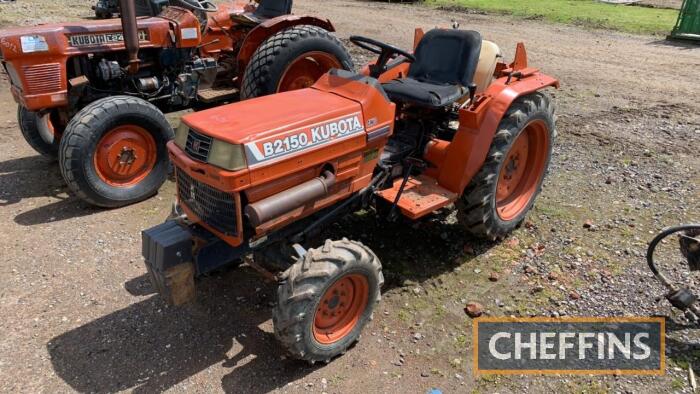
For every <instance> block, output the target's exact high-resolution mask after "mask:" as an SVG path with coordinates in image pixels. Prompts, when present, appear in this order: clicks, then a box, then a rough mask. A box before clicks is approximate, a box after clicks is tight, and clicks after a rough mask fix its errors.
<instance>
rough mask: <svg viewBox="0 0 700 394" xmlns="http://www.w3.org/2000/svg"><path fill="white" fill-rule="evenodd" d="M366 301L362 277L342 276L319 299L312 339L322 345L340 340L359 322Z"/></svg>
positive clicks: (365, 281) (364, 284) (364, 279)
mask: <svg viewBox="0 0 700 394" xmlns="http://www.w3.org/2000/svg"><path fill="white" fill-rule="evenodd" d="M368 299H369V283H368V282H367V278H366V277H364V276H363V275H359V274H353V275H346V276H344V277H342V278H340V279H338V280H337V281H336V282H335V283H333V284H332V285H331V286H330V287H329V288H328V290H326V292H325V293H324V294H323V296H322V297H321V301H320V302H319V304H318V307H317V308H316V314H315V316H314V325H313V334H314V338H315V339H316V340H317V341H318V342H319V343H322V344H331V343H334V342H337V341H339V340H341V339H343V338H344V337H345V336H346V335H348V334H349V333H350V332H351V331H352V330H353V329H354V328H355V326H356V325H357V323H358V322H359V321H360V317H361V316H362V313H364V311H365V308H366V307H367V301H368Z"/></svg>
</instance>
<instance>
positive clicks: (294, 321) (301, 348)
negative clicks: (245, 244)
mask: <svg viewBox="0 0 700 394" xmlns="http://www.w3.org/2000/svg"><path fill="white" fill-rule="evenodd" d="M383 284H384V276H383V275H382V266H381V263H380V262H379V259H378V258H377V256H376V255H375V254H374V253H373V252H372V251H371V250H370V249H369V248H367V247H366V246H364V245H363V244H361V243H359V242H355V241H349V240H347V239H343V240H340V241H331V240H327V241H326V243H325V244H324V245H323V246H322V247H320V248H318V249H311V250H309V251H308V252H307V253H306V255H305V256H304V259H303V260H301V261H299V262H297V263H296V264H294V265H293V266H292V267H291V268H289V270H288V271H286V272H285V274H284V281H283V282H282V283H281V284H280V286H279V288H278V291H277V297H278V300H277V306H275V308H274V309H273V310H272V321H273V325H274V329H275V336H276V337H277V339H278V340H279V341H280V342H281V343H282V345H283V346H284V347H285V348H286V349H287V351H288V352H289V353H290V354H291V355H292V356H293V357H295V358H298V359H301V360H306V361H308V362H310V363H312V364H313V363H315V362H316V361H325V362H329V361H330V360H331V359H332V358H333V357H335V356H337V355H339V354H342V353H344V352H345V351H346V350H347V349H348V347H349V346H351V345H352V344H353V343H355V342H356V341H357V340H358V339H359V337H360V333H361V332H362V328H363V327H364V326H365V324H366V323H367V322H368V321H369V320H370V319H371V317H372V312H373V311H374V306H375V304H376V303H377V302H379V300H380V299H381V295H380V289H381V287H382V285H383Z"/></svg>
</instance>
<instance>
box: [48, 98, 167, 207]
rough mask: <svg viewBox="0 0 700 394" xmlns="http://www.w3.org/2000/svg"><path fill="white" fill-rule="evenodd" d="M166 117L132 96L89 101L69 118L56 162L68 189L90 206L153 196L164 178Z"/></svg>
mask: <svg viewBox="0 0 700 394" xmlns="http://www.w3.org/2000/svg"><path fill="white" fill-rule="evenodd" d="M173 137H174V133H173V129H172V127H171V126H170V124H169V123H168V121H167V119H166V118H165V115H163V113H162V112H161V111H160V110H159V109H158V108H156V107H155V106H154V105H153V104H151V103H149V102H147V101H145V100H141V99H139V98H135V97H130V96H114V97H107V98H104V99H101V100H97V101H95V102H93V103H90V104H89V105H88V106H86V107H85V108H83V109H82V110H81V111H80V112H78V113H77V114H76V115H75V117H73V119H72V120H71V121H70V123H69V124H68V127H67V128H66V131H65V132H64V134H63V138H62V139H61V149H60V156H59V164H60V166H61V173H62V174H63V177H64V179H65V180H66V182H67V183H68V186H69V187H70V189H71V190H72V191H73V192H74V193H75V194H76V195H77V196H78V197H80V198H82V199H83V200H85V201H87V202H89V203H90V204H93V205H96V206H99V207H104V208H116V207H121V206H124V205H128V204H132V203H135V202H139V201H142V200H145V199H146V198H148V197H150V196H152V195H154V194H156V193H157V192H158V189H159V188H160V186H161V185H162V184H163V182H165V179H166V178H167V176H168V169H169V160H168V152H167V148H166V144H167V142H168V141H170V140H171V139H172V138H173Z"/></svg>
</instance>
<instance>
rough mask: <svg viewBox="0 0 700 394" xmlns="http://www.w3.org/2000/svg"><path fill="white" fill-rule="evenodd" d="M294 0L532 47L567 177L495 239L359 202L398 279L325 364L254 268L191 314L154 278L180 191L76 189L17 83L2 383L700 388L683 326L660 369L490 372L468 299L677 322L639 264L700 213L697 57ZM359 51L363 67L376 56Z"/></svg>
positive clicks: (643, 40)
mask: <svg viewBox="0 0 700 394" xmlns="http://www.w3.org/2000/svg"><path fill="white" fill-rule="evenodd" d="M89 3H90V1H78V0H70V1H66V2H44V1H38V0H19V2H18V4H11V5H2V6H0V23H1V24H2V25H3V26H7V25H8V23H10V22H11V21H13V20H14V21H15V23H17V24H29V23H34V22H36V20H37V19H35V18H37V17H39V15H41V16H40V20H41V21H58V20H61V19H67V18H76V17H79V16H87V15H89V9H88V5H89ZM295 7H296V13H312V14H318V15H323V16H325V17H328V18H330V19H331V20H332V21H333V22H334V23H335V25H336V27H337V30H338V33H337V34H338V36H340V37H341V38H343V39H347V37H348V36H349V35H351V34H361V35H366V36H370V37H376V38H379V39H381V40H384V41H388V42H392V43H395V44H398V45H400V46H403V47H409V46H410V43H411V38H412V32H413V28H414V27H416V26H422V27H424V28H430V27H434V26H446V25H449V24H451V21H452V20H455V21H457V22H459V23H460V24H461V26H462V27H463V28H468V29H475V30H479V31H481V32H482V34H483V35H484V36H485V38H487V39H489V40H493V41H495V42H497V43H499V44H500V45H501V46H502V48H503V50H504V52H505V55H506V58H510V57H511V56H512V55H513V50H514V48H515V44H516V43H517V42H518V41H521V40H522V41H525V42H526V45H527V48H528V50H529V54H530V59H531V64H534V65H537V66H538V67H541V68H542V69H543V70H544V71H545V72H547V73H550V74H553V75H555V76H558V77H559V78H560V79H561V83H562V88H561V90H559V91H557V92H555V93H554V94H555V97H556V100H557V103H558V114H559V124H558V131H559V139H558V141H557V145H556V148H555V154H554V158H553V164H552V168H551V173H550V175H549V177H548V178H547V180H546V186H545V189H544V191H543V194H542V195H541V197H540V199H539V200H538V202H537V205H536V207H535V209H534V210H533V211H532V213H531V214H530V217H529V220H528V221H527V223H526V225H525V226H523V228H522V229H520V230H518V231H516V232H515V233H514V234H513V235H512V237H510V238H509V239H507V240H506V241H504V242H502V243H500V244H492V243H483V242H479V241H476V240H474V239H471V238H469V237H467V236H466V235H465V233H464V231H463V230H462V228H461V226H460V225H459V224H458V223H455V220H454V217H453V215H451V212H450V211H449V210H446V211H445V212H444V213H443V214H442V215H438V216H436V217H433V218H430V219H426V220H423V221H420V222H418V223H399V224H387V223H384V222H382V221H378V220H375V218H373V217H372V216H371V215H366V214H365V215H363V214H357V215H354V216H351V217H349V218H347V219H344V220H343V221H341V222H340V223H337V224H335V225H333V226H332V227H331V228H329V230H328V234H327V236H328V237H331V238H338V237H342V236H347V237H349V238H355V239H359V240H361V241H363V242H365V243H366V244H368V245H370V246H371V247H372V248H373V249H374V250H375V251H376V253H377V255H378V256H379V258H380V259H381V261H382V262H383V265H384V272H385V276H386V278H387V285H386V288H385V291H384V298H383V300H382V303H381V304H380V305H379V306H378V309H377V312H376V313H375V319H374V321H373V322H372V323H371V324H370V325H369V326H368V327H366V329H365V331H364V335H363V337H362V340H361V341H360V342H359V344H358V345H357V346H355V347H354V348H353V349H352V350H351V351H349V352H348V353H347V354H346V355H344V356H342V357H340V358H338V359H336V360H334V361H333V362H331V363H330V364H329V365H322V366H315V367H309V366H307V365H305V364H303V363H299V362H296V361H293V360H289V359H286V358H285V357H284V355H283V353H282V352H281V349H280V348H279V346H278V344H277V343H276V342H275V339H274V337H273V335H272V324H271V318H270V304H271V303H273V302H274V294H275V289H274V287H273V286H272V285H269V284H267V283H265V282H264V281H262V280H261V279H260V278H259V277H258V276H256V275H255V274H254V273H253V272H252V271H251V270H250V269H248V268H245V267H243V268H241V269H236V270H232V271H229V272H224V273H220V274H217V275H213V276H210V277H207V278H204V279H202V280H201V281H200V282H199V290H198V291H199V294H198V300H197V302H196V304H194V305H192V306H189V307H187V308H183V309H174V308H170V307H167V306H166V305H165V304H163V303H162V302H161V301H160V300H159V298H158V297H157V296H155V295H154V294H153V290H152V289H151V287H150V285H149V284H148V281H147V280H146V277H145V276H144V273H145V269H144V266H143V263H142V259H141V255H140V251H141V249H140V248H141V245H140V231H141V230H142V229H145V228H147V227H150V226H153V225H155V224H158V223H160V222H161V221H162V220H163V219H164V218H165V217H166V215H167V213H168V211H169V207H170V203H171V200H172V198H173V192H174V187H173V184H172V183H170V182H168V183H166V185H165V186H164V187H163V189H162V190H161V191H160V193H159V194H158V196H156V197H155V198H153V199H151V200H149V201H146V202H143V203H140V204H136V205H133V206H130V207H127V208H123V209H118V210H98V209H94V208H90V207H88V206H86V204H84V203H82V202H81V201H79V200H77V199H76V198H75V197H73V196H71V195H69V194H68V192H67V188H66V186H65V184H64V182H63V179H62V178H61V175H60V173H59V170H58V168H57V166H56V165H55V163H51V162H49V161H47V160H45V159H43V158H41V157H40V156H38V155H37V154H35V153H34V152H33V151H32V150H31V148H29V146H28V145H27V144H26V143H25V142H24V141H23V140H22V139H21V137H20V134H19V130H18V129H17V122H16V119H15V104H14V102H13V101H12V98H11V96H10V95H9V92H8V89H7V87H8V86H7V83H6V81H5V80H4V79H3V80H2V81H1V82H0V103H2V105H3V108H5V110H4V111H0V147H2V149H0V223H1V224H2V230H0V254H1V256H2V259H0V315H1V316H2V319H0V332H2V333H3V335H2V337H1V338H0V391H2V392H66V391H80V392H114V391H126V390H129V391H132V390H133V391H137V392H153V391H164V390H169V391H173V392H185V391H188V392H190V391H194V392H219V391H225V392H231V393H258V392H261V393H262V392H269V391H276V390H278V391H281V392H319V393H320V392H327V393H335V392H386V393H404V392H418V393H420V392H423V393H425V392H427V391H428V390H429V389H430V388H433V387H435V388H439V389H441V390H442V391H443V392H445V393H451V392H499V393H508V392H524V391H528V392H551V391H555V390H556V391H564V392H587V393H590V392H607V391H614V392H635V393H637V392H661V391H674V392H681V391H685V392H690V386H689V383H688V380H687V370H686V368H687V367H688V362H689V361H690V362H692V363H693V364H694V365H698V366H700V360H698V357H699V356H700V336H698V334H697V332H696V331H697V330H693V329H690V328H688V327H685V326H683V325H682V324H681V323H678V324H676V323H673V321H674V320H670V321H669V322H670V327H671V329H670V330H669V340H668V344H669V348H668V352H667V355H668V357H669V362H668V374H667V375H666V376H663V377H658V378H651V377H634V376H610V377H597V376H594V377H588V376H581V377H572V376H555V377H537V376H534V377H521V376H514V377H497V376H481V377H475V376H473V374H472V366H471V359H472V358H471V349H472V348H471V346H472V344H471V335H470V332H471V321H470V319H469V318H468V317H467V316H465V315H464V313H463V311H462V308H463V307H464V304H465V303H466V302H468V301H478V302H481V303H483V304H484V305H485V306H486V308H487V309H488V313H489V314H491V315H495V316H500V315H506V316H508V315H523V316H527V315H549V316H561V315H584V316H586V315H595V316H617V315H650V314H662V315H669V316H672V315H671V311H670V308H669V307H668V305H667V304H666V303H665V302H658V297H659V296H661V295H662V294H663V293H662V290H661V288H660V287H659V286H657V285H656V283H655V282H653V280H652V278H651V276H650V275H649V274H648V273H647V272H646V270H645V269H644V266H643V264H644V262H643V258H642V256H643V253H644V251H645V248H646V242H647V241H648V240H649V239H650V238H651V237H652V234H653V233H655V232H657V231H658V230H660V229H661V228H662V227H664V226H668V225H672V224H678V223H682V222H691V221H695V222H697V221H698V212H700V192H699V185H700V175H698V174H700V171H699V170H700V158H699V157H698V155H697V152H698V147H699V146H700V143H699V141H700V102H699V101H698V93H697V92H698V91H700V81H699V80H698V79H697V78H696V77H695V75H694V73H693V70H695V69H697V66H698V64H700V48H698V47H692V46H689V45H685V44H679V43H671V42H667V41H664V40H662V39H661V38H658V37H646V36H633V35H626V34H620V33H614V32H609V31H601V30H584V29H580V28H576V27H568V26H562V25H551V24H546V23H542V22H540V21H523V20H516V19H512V18H509V17H504V16H489V15H473V14H466V13H464V14H462V13H455V12H447V11H438V10H434V9H429V8H423V7H421V6H417V5H398V4H386V3H374V2H372V3H368V2H362V1H349V0H326V1H323V2H318V1H311V0H297V1H296V2H295ZM8 21H9V22H8ZM345 42H346V43H347V44H348V46H350V44H349V43H348V42H347V40H345ZM352 51H353V55H355V57H356V60H357V63H358V64H359V63H361V62H362V61H365V60H366V59H367V58H368V56H367V54H366V53H363V52H361V51H358V50H355V49H353V50H352ZM586 222H588V223H587V225H586V226H585V227H589V228H584V224H585V223H586ZM589 225H590V226H589ZM494 272H495V273H497V274H498V280H497V281H495V282H492V281H489V276H490V275H491V274H492V273H494Z"/></svg>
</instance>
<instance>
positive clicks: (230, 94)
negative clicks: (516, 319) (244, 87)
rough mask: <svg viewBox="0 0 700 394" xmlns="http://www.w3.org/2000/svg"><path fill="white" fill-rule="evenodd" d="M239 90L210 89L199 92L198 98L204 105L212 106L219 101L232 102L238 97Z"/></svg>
mask: <svg viewBox="0 0 700 394" xmlns="http://www.w3.org/2000/svg"><path fill="white" fill-rule="evenodd" d="M238 92H239V90H238V89H237V88H229V87H226V88H210V89H202V90H200V91H199V92H197V98H199V100H200V101H201V102H203V103H206V104H211V103H214V102H217V101H224V100H232V99H235V98H237V97H238Z"/></svg>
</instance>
